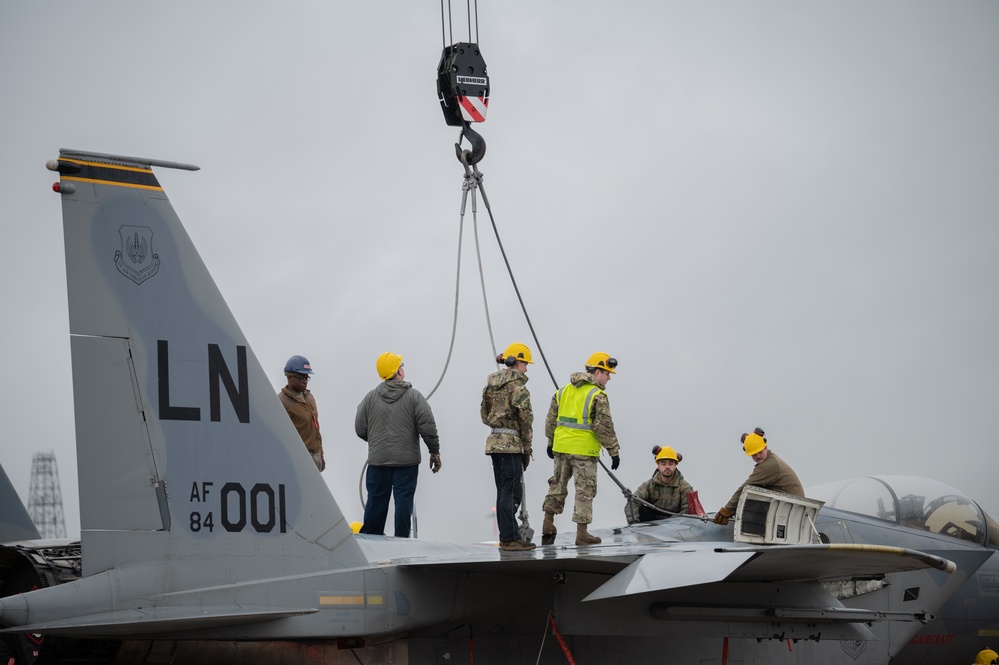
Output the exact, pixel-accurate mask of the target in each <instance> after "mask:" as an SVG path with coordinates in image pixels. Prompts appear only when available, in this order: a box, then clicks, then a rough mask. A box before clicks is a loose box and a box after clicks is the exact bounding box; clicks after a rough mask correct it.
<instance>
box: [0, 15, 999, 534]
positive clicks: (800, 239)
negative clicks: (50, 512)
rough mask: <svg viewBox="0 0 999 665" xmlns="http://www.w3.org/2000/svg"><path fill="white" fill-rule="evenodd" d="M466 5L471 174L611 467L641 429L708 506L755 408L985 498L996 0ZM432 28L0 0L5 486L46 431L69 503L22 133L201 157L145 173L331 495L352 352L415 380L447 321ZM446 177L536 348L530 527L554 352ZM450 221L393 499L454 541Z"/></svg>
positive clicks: (456, 356) (869, 469)
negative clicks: (610, 433) (593, 370)
mask: <svg viewBox="0 0 999 665" xmlns="http://www.w3.org/2000/svg"><path fill="white" fill-rule="evenodd" d="M478 4H479V8H480V11H481V15H480V17H479V34H478V42H479V44H480V46H481V48H482V52H483V55H484V57H485V60H486V63H487V64H488V67H489V74H490V79H491V86H492V97H491V100H490V105H489V114H488V120H487V122H486V123H484V124H482V125H477V126H476V127H477V129H478V130H479V131H480V133H481V134H482V135H483V136H484V137H485V139H486V141H487V144H488V152H487V155H486V158H485V159H484V160H483V162H482V163H481V164H480V165H479V166H480V169H481V171H482V172H483V173H484V174H485V188H486V193H487V194H488V196H489V200H490V203H491V204H492V209H493V213H494V215H495V218H496V223H497V226H498V229H499V233H500V235H501V238H502V240H503V244H504V246H505V248H506V250H507V252H508V255H509V258H510V262H511V265H512V268H513V271H514V274H515V276H516V279H517V283H518V285H519V287H520V290H521V293H522V294H523V296H524V299H525V303H526V307H527V310H528V313H529V314H530V316H531V318H532V322H533V325H534V328H535V330H536V332H537V334H538V337H539V339H540V342H541V346H542V349H543V350H544V352H545V355H546V357H547V359H548V361H549V362H550V364H551V368H552V371H553V372H554V374H555V377H556V379H557V380H558V382H559V383H564V382H565V381H566V380H567V379H568V376H569V374H570V373H571V372H573V371H576V370H578V369H581V365H582V363H583V361H584V360H585V359H586V358H587V357H588V356H589V355H590V354H591V353H592V352H594V351H598V350H599V351H606V352H608V353H610V354H611V355H613V356H615V357H617V358H618V359H619V361H620V367H619V370H618V373H617V375H615V376H614V377H613V379H612V381H611V382H610V384H609V385H608V394H609V396H610V403H611V408H612V412H613V414H614V418H615V421H616V423H617V428H618V434H619V437H620V440H621V445H622V453H621V457H622V465H621V468H620V470H619V472H618V475H619V477H620V478H621V480H622V481H623V482H624V483H625V484H626V485H628V486H629V487H631V488H632V489H635V488H636V487H637V486H638V485H639V484H640V483H641V482H642V481H643V480H644V479H646V478H647V477H648V476H649V475H650V474H651V473H652V470H653V468H654V463H653V459H652V455H651V454H650V449H651V447H652V446H653V445H654V444H657V443H659V444H669V445H672V446H674V447H675V448H677V449H678V450H679V451H680V452H681V453H683V455H684V461H683V463H682V464H681V466H680V469H681V471H682V472H683V473H684V474H685V476H686V477H687V479H688V480H689V481H690V482H691V483H692V484H693V485H694V487H695V488H696V489H697V490H699V493H700V497H701V500H702V502H703V503H704V506H705V508H706V509H707V510H709V511H714V510H717V509H718V508H719V507H720V506H721V505H723V504H724V502H725V501H726V500H727V499H728V497H729V495H730V494H731V492H732V491H733V490H734V489H735V487H736V486H738V484H739V483H741V482H742V481H743V480H745V478H746V476H747V475H748V474H749V472H750V471H751V467H752V462H751V461H750V460H749V459H748V458H747V457H746V456H745V455H744V454H743V453H742V451H741V448H740V446H739V435H740V434H741V433H742V432H745V431H748V430H752V428H753V427H756V426H761V427H763V428H764V429H765V430H766V431H767V435H768V438H769V440H770V445H771V448H772V449H773V450H775V451H776V452H778V454H780V455H781V456H782V457H783V458H784V459H785V460H787V461H788V462H790V463H791V464H792V465H793V466H794V468H795V469H796V470H797V472H798V475H799V476H800V477H801V480H802V481H803V483H804V484H805V485H806V487H807V486H813V485H818V484H820V483H825V482H828V481H832V480H837V479H841V478H845V477H852V476H858V475H873V474H912V475H920V476H927V477H933V478H936V479H938V480H940V481H942V482H944V483H947V484H949V485H951V486H953V487H955V488H957V489H959V490H962V491H964V492H966V493H967V494H969V495H971V496H972V497H973V498H974V499H976V500H977V501H978V502H979V503H980V504H981V505H982V506H983V508H985V509H986V510H987V511H988V512H990V513H991V514H992V515H993V516H999V483H997V482H996V477H995V474H996V469H997V461H999V454H997V452H996V448H997V445H996V444H997V443H999V441H997V438H999V436H997V433H999V408H997V398H999V348H997V334H996V331H997V330H999V297H997V295H996V288H997V286H999V260H997V251H999V224H997V221H999V186H997V182H999V178H997V176H999V121H997V119H999V77H997V75H996V72H997V71H999V3H996V2H994V1H993V0H983V1H982V2H947V3H941V2H936V1H933V2H925V1H913V0H905V1H904V2H901V1H898V2H895V1H886V2H876V3H873V2H866V1H865V2H860V1H857V2H851V1H846V2H822V3H819V2H671V1H667V0H650V1H648V2H610V1H608V0H602V1H599V2H597V1H591V0H541V1H539V0H502V2H501V1H499V0H479V2H478ZM456 11H457V9H456ZM462 12H463V9H462ZM465 25H466V24H465V21H464V15H463V13H462V14H461V15H456V20H455V22H454V26H455V30H454V33H453V39H454V41H467V40H468V39H469V35H468V32H467V29H466V27H465ZM449 41H450V40H449ZM441 47H442V37H441V17H440V6H439V4H437V3H433V2H412V1H406V2H403V1H401V0H399V1H396V2H383V1H379V0H366V1H365V2H357V1H354V2H346V1H343V2H341V1H333V0H325V1H322V2H320V1H315V2H293V3H274V2H267V3H262V2H242V3H238V4H235V3H205V2H194V1H174V2H169V3H145V2H143V3H138V2H132V1H127V2H126V1H118V2H101V3H70V2H57V3H40V2H29V1H21V0H14V1H10V2H3V3H0V61H2V62H4V63H5V65H4V66H3V67H2V68H0V146H2V158H0V183H2V190H0V191H2V196H0V278H2V285H3V288H2V292H0V312H2V315H0V316H2V321H3V325H2V326H0V348H2V355H0V363H2V364H0V371H2V375H3V376H4V377H5V380H4V381H3V383H2V387H0V442H2V445H0V461H2V463H3V466H4V467H5V468H6V470H7V472H8V474H9V475H10V477H11V479H12V480H13V482H14V483H15V486H16V487H17V489H18V491H19V492H20V493H21V495H22V497H24V498H25V500H26V499H27V496H28V487H29V476H30V469H31V458H32V455H33V454H34V453H35V452H37V451H46V450H53V451H55V453H56V456H57V460H58V463H59V472H60V477H61V483H62V491H63V501H64V510H65V516H66V524H67V528H68V531H69V534H70V535H76V534H78V533H79V510H78V505H77V479H76V457H75V448H74V444H75V442H74V427H73V403H72V389H71V368H70V354H69V324H68V316H67V304H66V284H65V268H64V247H63V240H62V228H61V207H60V202H59V197H58V195H56V194H54V193H53V192H52V191H51V189H50V185H51V183H52V182H53V181H54V180H55V177H54V174H52V173H50V172H48V171H46V170H45V168H44V163H45V161H46V160H47V159H49V158H53V157H56V156H57V153H58V150H59V148H63V147H65V148H76V149H82V150H91V151H99V152H110V153H117V154H124V155H137V156H142V157H149V158H156V159H164V160H172V161H179V162H189V163H194V164H197V165H199V166H201V168H202V170H201V171H198V172H195V173H188V172H182V171H170V170H162V169H161V170H159V171H158V177H159V179H160V182H161V184H162V185H163V186H164V187H165V189H166V191H167V194H168V196H169V197H170V199H171V200H172V202H173V204H174V207H175V209H176V210H177V212H178V214H179V215H180V217H181V219H182V220H183V222H184V223H185V225H186V227H187V230H188V232H189V233H190V235H191V236H192V238H193V239H194V242H195V244H196V245H197V246H198V248H199V251H200V252H201V255H202V257H203V258H204V260H205V263H206V264H207V266H208V269H209V270H210V271H211V273H212V274H213V276H214V277H215V280H216V282H217V283H218V285H219V287H220V289H221V291H222V294H223V296H224V297H225V298H226V299H227V301H228V303H229V305H230V307H231V308H232V309H233V311H234V313H235V315H236V318H237V320H238V321H239V322H240V324H241V325H242V327H243V331H244V333H245V334H246V336H247V338H248V339H249V341H250V344H251V345H252V347H253V349H254V351H255V353H256V355H257V357H258V358H259V359H260V361H261V363H262V364H263V365H264V367H265V368H273V375H272V380H273V384H274V389H275V390H277V389H278V388H280V386H282V385H283V383H284V381H283V378H284V377H283V375H282V368H283V365H284V361H285V359H286V358H287V357H288V356H289V355H292V354H304V355H306V356H308V357H309V358H310V359H311V361H312V364H313V367H314V368H315V370H316V376H315V379H314V380H313V382H312V390H313V392H314V394H315V396H316V398H317V400H318V403H319V408H320V421H321V424H322V428H323V434H324V440H325V447H326V457H327V460H328V462H329V468H328V469H327V471H326V473H325V474H324V477H325V479H326V481H327V483H328V484H329V486H330V487H331V489H332V491H333V494H334V496H335V497H336V498H337V500H338V501H339V503H340V504H341V507H342V508H343V509H344V512H345V514H346V515H347V517H348V519H360V517H361V514H362V510H361V507H360V500H359V498H358V481H359V478H360V473H361V469H362V466H363V464H364V460H365V456H366V445H365V444H364V443H363V442H362V441H360V440H359V439H357V437H356V436H355V435H354V432H353V419H354V413H355V409H356V405H357V403H358V402H359V401H360V399H361V398H362V397H363V395H364V394H365V393H366V392H367V391H368V390H370V389H371V388H372V387H374V386H375V385H376V384H377V383H378V377H377V375H376V373H375V358H376V357H377V356H378V355H379V354H380V353H381V352H383V351H386V350H392V351H395V352H397V353H401V354H402V355H403V356H404V358H405V363H406V370H407V379H409V380H411V381H412V382H413V384H414V385H415V387H416V388H418V389H420V390H421V391H423V393H424V394H428V393H429V392H430V391H431V390H432V389H433V387H434V385H435V384H436V382H437V380H438V378H439V377H440V375H441V372H442V371H443V368H444V364H445V361H446V359H447V356H448V344H449V339H450V335H451V329H452V313H453V310H454V296H455V281H456V280H455V277H456V267H457V257H458V231H459V208H460V203H461V183H462V174H463V172H462V168H461V165H460V164H459V163H458V161H457V160H456V159H455V156H454V148H453V143H454V141H455V139H456V138H457V131H456V130H455V129H454V128H451V127H448V126H446V124H445V122H444V118H443V115H442V113H441V110H440V106H439V104H438V102H437V98H436V89H435V78H436V66H437V61H438V59H439V57H440V51H441ZM478 212H479V215H478V217H479V219H478V222H479V240H480V245H481V249H482V256H483V262H484V264H483V271H484V274H485V281H486V292H487V295H488V302H489V311H490V315H491V322H492V326H493V334H494V336H495V340H496V344H497V346H499V347H500V349H502V347H504V346H505V345H506V344H508V343H509V342H511V341H523V342H526V343H528V344H529V345H530V346H531V347H532V348H533V349H534V351H535V357H536V358H537V360H538V361H539V362H538V363H537V364H536V365H533V366H532V367H531V369H530V371H529V374H528V376H529V377H530V379H531V380H530V382H529V384H528V387H529V388H530V389H531V391H532V395H533V402H534V406H535V409H536V411H537V423H536V428H535V430H536V437H537V439H538V441H537V442H536V447H537V450H538V454H537V455H536V456H535V461H534V464H533V465H532V466H531V467H530V469H529V470H528V472H527V474H526V478H527V507H528V509H529V511H530V514H531V520H532V524H533V525H534V526H535V528H539V527H540V523H541V518H542V513H541V510H540V506H541V501H542V498H543V496H544V493H545V491H546V489H547V483H546V481H547V477H548V475H549V473H550V470H551V465H550V462H549V460H548V458H547V457H546V456H545V455H544V446H545V442H544V440H543V421H544V414H545V412H546V410H547V405H548V401H549V399H550V397H551V394H552V392H553V391H554V389H555V385H554V384H553V382H552V380H551V378H549V376H548V372H547V371H546V369H545V367H544V365H543V364H542V363H541V362H540V353H539V350H538V348H537V345H536V344H535V342H534V340H533V339H531V335H530V330H529V328H528V326H527V323H526V322H525V319H524V317H523V315H522V313H521V310H520V306H519V304H518V303H517V300H516V296H515V293H514V291H513V288H512V287H511V285H510V280H509V278H508V277H507V275H506V271H505V268H504V266H503V263H502V259H501V256H500V254H499V251H498V248H497V243H496V240H495V238H494V236H493V234H492V230H491V228H490V227H489V222H488V218H487V216H486V214H485V209H484V206H483V205H482V201H481V200H480V201H479V207H478ZM472 221H473V220H472V215H471V208H470V207H469V209H468V210H467V213H466V218H465V235H464V246H463V248H462V255H461V257H462V260H461V268H462V271H461V279H460V301H459V307H458V310H459V315H458V324H457V341H456V343H455V347H454V352H453V356H452V358H451V362H450V366H449V368H448V371H447V374H446V375H445V377H444V381H443V383H442V385H441V387H440V388H439V389H438V390H437V392H436V393H435V394H434V395H433V396H432V398H431V406H432V407H433V409H434V411H435V413H436V415H437V420H438V425H439V428H440V433H441V450H442V456H443V461H444V468H443V470H442V472H441V473H439V474H437V475H436V476H433V475H431V474H430V473H429V471H426V470H424V471H421V477H420V484H419V489H418V492H417V515H418V518H419V525H418V529H419V535H420V536H421V537H423V538H432V539H439V540H452V541H457V542H470V541H477V540H485V539H489V538H493V537H494V529H495V526H494V520H493V519H492V517H491V512H490V511H491V507H492V505H493V499H494V490H493V482H492V471H491V466H490V464H489V461H488V458H487V457H485V455H484V454H483V449H484V443H485V436H486V428H485V427H484V426H483V425H482V424H481V423H480V421H479V415H478V407H479V399H480V396H481V389H482V386H483V385H484V381H485V377H486V375H487V374H488V373H489V372H491V371H494V369H495V365H494V364H493V362H492V358H493V353H494V349H493V348H492V347H491V345H490V337H489V332H488V329H487V325H486V317H485V310H484V308H483V298H482V291H481V288H480V286H479V281H478V280H479V277H478V270H477V268H476V262H475V246H474V242H473V241H474V237H473V226H472ZM598 490H599V491H598V495H597V498H596V500H595V504H594V507H595V524H594V526H595V527H609V526H614V525H618V524H621V523H623V521H624V518H623V498H622V497H621V494H620V492H619V491H618V490H617V488H616V487H615V486H614V485H613V483H612V482H611V480H610V478H609V477H607V476H606V474H603V473H602V472H601V476H600V479H599V485H598ZM571 497H572V493H571V492H570V501H571ZM559 523H560V525H561V527H562V528H563V529H568V528H570V525H569V517H568V515H566V516H563V517H562V518H560V520H559Z"/></svg>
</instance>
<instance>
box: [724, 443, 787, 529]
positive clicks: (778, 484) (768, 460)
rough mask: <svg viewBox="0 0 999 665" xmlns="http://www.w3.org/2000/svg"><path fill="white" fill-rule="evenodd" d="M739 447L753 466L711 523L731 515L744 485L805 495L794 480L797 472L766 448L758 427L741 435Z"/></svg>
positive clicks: (737, 503)
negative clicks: (751, 459)
mask: <svg viewBox="0 0 999 665" xmlns="http://www.w3.org/2000/svg"><path fill="white" fill-rule="evenodd" d="M742 450H743V451H744V452H745V453H746V455H748V456H749V457H752V458H753V462H755V463H756V466H755V467H754V468H753V472H752V473H751V474H749V478H747V479H746V482H744V483H743V484H741V485H739V489H737V490H736V491H735V493H734V494H733V495H732V498H731V499H729V500H728V503H726V504H725V505H724V506H723V507H722V508H721V509H720V510H719V511H718V512H717V513H715V518H714V521H715V524H728V520H729V518H730V517H732V515H734V514H735V507H736V506H737V505H739V495H740V494H742V490H743V488H745V487H746V485H753V486H754V487H762V488H764V489H771V490H776V491H778V492H784V493H786V494H793V495H795V496H800V497H804V496H805V489H804V487H802V486H801V481H800V480H798V474H796V473H795V472H794V469H792V468H791V465H790V464H788V463H787V462H785V461H784V460H782V459H781V458H779V457H777V455H776V454H775V453H774V452H773V451H772V450H770V448H769V447H768V446H767V440H766V438H764V432H763V430H762V429H760V428H759V427H757V428H756V429H754V430H753V431H752V432H750V433H748V434H743V435H742Z"/></svg>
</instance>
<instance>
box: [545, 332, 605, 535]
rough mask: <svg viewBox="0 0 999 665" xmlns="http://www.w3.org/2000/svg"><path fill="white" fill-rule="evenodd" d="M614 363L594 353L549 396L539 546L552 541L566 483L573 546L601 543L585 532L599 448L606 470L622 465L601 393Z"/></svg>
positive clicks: (601, 353)
mask: <svg viewBox="0 0 999 665" xmlns="http://www.w3.org/2000/svg"><path fill="white" fill-rule="evenodd" d="M617 364H618V363H617V359H615V358H611V357H610V356H609V355H608V354H606V353H603V352H598V353H594V354H593V355H591V356H590V357H589V359H588V360H587V361H586V364H585V365H584V370H585V371H583V372H574V373H573V374H572V375H571V376H570V377H569V383H567V384H566V385H564V386H562V387H561V388H559V390H558V392H556V393H555V395H553V396H552V401H551V406H550V407H549V408H548V417H547V418H546V419H545V436H546V437H547V438H548V457H550V458H552V460H553V461H554V464H553V466H554V469H553V472H552V477H551V478H549V479H548V494H547V495H546V496H545V501H544V504H543V505H542V510H543V511H544V513H545V519H544V522H543V523H542V525H541V536H542V538H541V543H542V544H543V545H547V544H551V543H552V542H554V540H555V534H556V532H557V531H556V528H555V515H561V514H562V511H563V509H564V508H565V498H566V496H567V495H568V493H569V489H568V488H569V479H570V478H573V479H574V481H573V482H574V485H575V490H576V497H575V504H574V506H573V511H572V521H573V522H575V523H576V545H596V544H597V543H599V542H600V538H599V537H597V536H594V535H592V534H591V533H590V532H589V531H588V527H589V525H590V522H592V521H593V498H594V497H595V496H596V495H597V460H598V458H599V457H600V451H601V449H602V448H606V449H607V452H608V453H609V454H610V456H611V469H614V470H617V467H618V465H620V463H621V457H620V451H621V447H620V445H619V444H618V441H617V434H616V433H615V432H614V420H613V418H611V412H610V402H609V401H608V399H607V393H606V392H604V389H605V388H606V387H607V382H608V381H610V377H611V374H616V372H615V371H614V368H615V367H617Z"/></svg>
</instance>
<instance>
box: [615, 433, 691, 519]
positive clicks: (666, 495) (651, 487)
mask: <svg viewBox="0 0 999 665" xmlns="http://www.w3.org/2000/svg"><path fill="white" fill-rule="evenodd" d="M652 452H653V454H654V455H655V458H656V470H655V472H653V474H652V477H651V478H649V479H648V480H646V481H645V482H644V483H642V484H641V485H639V486H638V489H637V490H635V493H634V496H635V497H636V498H638V499H641V500H642V501H645V502H647V503H651V504H652V505H654V506H655V507H656V508H659V509H660V510H663V511H665V512H659V511H658V510H655V509H653V508H650V507H649V506H646V505H645V504H643V503H641V502H639V501H634V500H632V501H628V502H627V503H626V504H624V517H625V519H627V520H628V524H635V523H636V522H650V521H652V520H661V519H665V518H667V517H669V515H668V514H667V513H683V514H703V510H700V501H697V500H696V499H695V500H694V503H695V504H696V508H695V509H692V508H693V507H692V506H691V500H690V499H691V497H692V496H693V497H696V495H697V493H696V492H695V491H694V487H693V486H692V485H691V484H690V483H689V482H687V481H686V479H684V477H683V474H682V473H680V469H679V465H680V462H681V461H682V460H683V455H681V454H680V453H678V452H676V450H675V449H674V448H673V447H672V446H655V447H654V448H653V449H652ZM698 510H700V512H699V513H698V512H697V511H698Z"/></svg>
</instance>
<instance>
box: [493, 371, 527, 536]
mask: <svg viewBox="0 0 999 665" xmlns="http://www.w3.org/2000/svg"><path fill="white" fill-rule="evenodd" d="M526 384H527V375H526V374H524V373H523V372H521V371H520V370H517V369H514V368H511V367H504V368H503V369H501V370H499V371H498V372H494V373H493V374H490V375H489V378H488V380H487V381H486V387H485V388H483V389H482V403H481V405H480V406H479V415H480V416H481V417H482V422H483V424H485V425H489V426H490V427H491V428H492V431H491V432H490V433H489V436H488V437H486V455H489V457H490V459H491V460H492V463H493V480H494V481H495V483H496V523H497V525H498V526H499V539H500V542H501V543H502V542H510V541H514V540H519V537H518V532H517V520H516V512H517V508H519V507H520V502H521V501H522V500H523V481H524V469H525V468H526V467H527V463H528V461H529V460H530V456H531V453H532V452H533V449H532V447H531V441H532V440H533V438H534V410H533V409H532V408H531V393H530V392H528V390H527V386H526Z"/></svg>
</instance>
